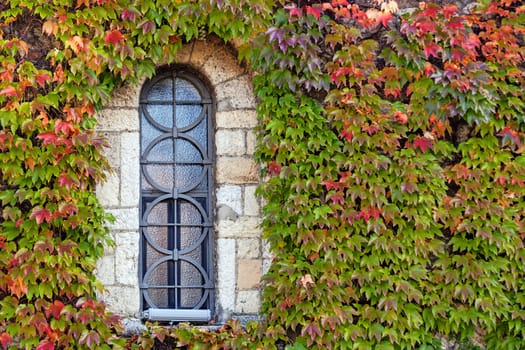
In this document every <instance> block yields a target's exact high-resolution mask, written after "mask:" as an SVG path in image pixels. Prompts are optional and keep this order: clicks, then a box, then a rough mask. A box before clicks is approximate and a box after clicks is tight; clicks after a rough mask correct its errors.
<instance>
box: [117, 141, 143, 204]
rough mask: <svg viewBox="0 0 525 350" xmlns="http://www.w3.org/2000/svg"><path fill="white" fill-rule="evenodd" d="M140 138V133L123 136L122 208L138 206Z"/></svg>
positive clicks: (121, 147)
mask: <svg viewBox="0 0 525 350" xmlns="http://www.w3.org/2000/svg"><path fill="white" fill-rule="evenodd" d="M139 145H140V137H139V133H138V132H132V133H122V136H121V146H120V149H121V154H122V157H121V163H120V172H121V182H120V203H121V205H122V206H137V207H138V204H139V197H140V149H139Z"/></svg>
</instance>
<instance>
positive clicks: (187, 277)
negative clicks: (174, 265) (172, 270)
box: [180, 261, 202, 308]
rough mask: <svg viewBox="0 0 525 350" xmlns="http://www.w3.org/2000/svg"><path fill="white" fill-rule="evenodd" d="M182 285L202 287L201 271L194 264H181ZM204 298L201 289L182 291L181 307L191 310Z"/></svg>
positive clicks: (182, 262) (183, 262)
mask: <svg viewBox="0 0 525 350" xmlns="http://www.w3.org/2000/svg"><path fill="white" fill-rule="evenodd" d="M180 274H181V281H180V282H181V285H183V286H199V285H202V275H201V273H200V271H199V270H198V269H197V268H196V267H195V266H193V265H192V264H190V263H188V262H186V261H181V264H180ZM201 297H202V290H201V289H200V288H186V289H181V306H182V307H185V308H190V307H193V306H195V305H197V304H198V303H199V301H200V300H201Z"/></svg>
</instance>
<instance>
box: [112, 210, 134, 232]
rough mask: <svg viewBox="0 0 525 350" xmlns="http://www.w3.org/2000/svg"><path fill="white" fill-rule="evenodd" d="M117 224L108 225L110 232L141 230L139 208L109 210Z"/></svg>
mask: <svg viewBox="0 0 525 350" xmlns="http://www.w3.org/2000/svg"><path fill="white" fill-rule="evenodd" d="M107 212H108V213H110V214H112V215H113V216H114V217H115V222H113V223H108V227H109V229H110V230H123V231H133V230H138V228H139V208H119V209H108V210H107Z"/></svg>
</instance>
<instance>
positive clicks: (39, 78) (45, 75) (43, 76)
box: [35, 73, 51, 87]
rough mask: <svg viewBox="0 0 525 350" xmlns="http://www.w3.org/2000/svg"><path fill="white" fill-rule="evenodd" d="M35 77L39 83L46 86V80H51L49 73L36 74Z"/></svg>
mask: <svg viewBox="0 0 525 350" xmlns="http://www.w3.org/2000/svg"><path fill="white" fill-rule="evenodd" d="M35 79H36V82H37V83H38V85H40V86H41V87H44V86H45V85H46V82H48V81H50V80H51V76H50V75H49V73H40V74H37V75H36V77H35Z"/></svg>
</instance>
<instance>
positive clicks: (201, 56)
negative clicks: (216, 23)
mask: <svg viewBox="0 0 525 350" xmlns="http://www.w3.org/2000/svg"><path fill="white" fill-rule="evenodd" d="M217 44H218V40H217V39H216V38H209V39H207V40H195V41H194V42H193V47H192V50H191V57H190V60H189V62H190V64H191V65H192V66H195V67H198V68H201V67H202V66H203V65H204V63H205V62H206V60H207V59H208V58H209V57H210V56H211V55H213V54H214V53H215V52H216V51H217V50H219V49H220V48H219V47H218V46H217Z"/></svg>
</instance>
